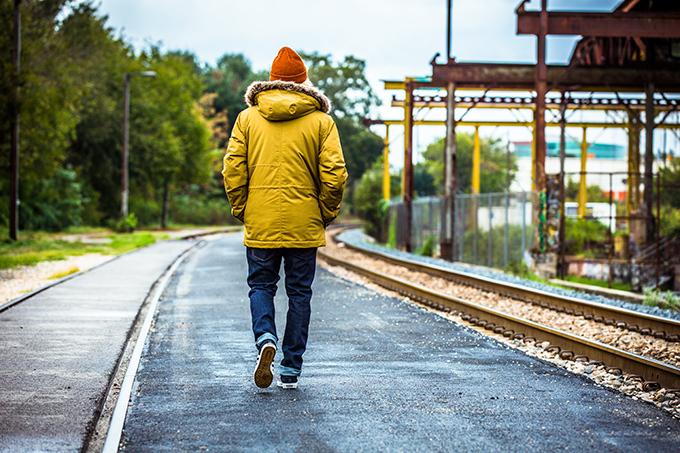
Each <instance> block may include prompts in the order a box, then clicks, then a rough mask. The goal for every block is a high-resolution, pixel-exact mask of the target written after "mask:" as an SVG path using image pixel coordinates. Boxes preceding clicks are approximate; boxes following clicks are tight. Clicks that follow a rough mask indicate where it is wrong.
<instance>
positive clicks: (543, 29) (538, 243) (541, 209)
mask: <svg viewBox="0 0 680 453" xmlns="http://www.w3.org/2000/svg"><path fill="white" fill-rule="evenodd" d="M547 3H548V1H547V0H541V12H540V16H539V27H538V36H537V49H536V101H535V104H536V107H535V110H534V121H535V127H536V135H535V142H536V145H535V146H536V163H535V167H534V171H535V181H536V192H537V193H538V197H537V203H538V204H537V205H536V206H535V208H534V218H535V222H536V223H535V225H536V228H537V231H538V234H536V235H535V238H536V239H535V243H534V249H535V250H537V251H538V252H539V253H542V252H544V251H545V234H546V225H545V155H546V144H545V95H546V93H547V92H548V83H547V78H548V67H547V64H546V61H545V42H546V36H547V34H548V9H547V8H548V6H547Z"/></svg>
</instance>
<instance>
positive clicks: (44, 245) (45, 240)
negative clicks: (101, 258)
mask: <svg viewBox="0 0 680 453" xmlns="http://www.w3.org/2000/svg"><path fill="white" fill-rule="evenodd" d="M70 234H88V235H91V234H95V235H96V236H97V237H104V238H109V239H110V240H111V242H110V243H107V244H90V243H83V242H81V241H75V242H71V241H67V240H64V239H61V237H62V236H64V235H70ZM5 237H7V236H5ZM167 238H168V235H167V234H166V233H165V232H162V231H135V232H133V233H125V234H114V233H107V231H106V230H102V229H92V228H89V229H79V230H69V231H67V232H65V233H58V234H54V233H43V232H25V233H20V234H19V240H17V241H12V240H10V239H3V240H0V269H12V268H15V267H18V266H32V265H34V264H37V263H39V262H42V261H57V260H64V259H66V257H68V256H81V255H86V254H88V253H101V254H103V255H119V254H121V253H125V252H129V251H130V250H134V249H136V248H140V247H145V246H147V245H150V244H153V243H154V242H156V241H157V240H161V239H167Z"/></svg>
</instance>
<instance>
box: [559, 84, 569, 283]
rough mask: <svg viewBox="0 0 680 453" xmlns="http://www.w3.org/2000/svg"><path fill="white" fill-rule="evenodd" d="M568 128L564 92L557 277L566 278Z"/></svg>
mask: <svg viewBox="0 0 680 453" xmlns="http://www.w3.org/2000/svg"><path fill="white" fill-rule="evenodd" d="M566 128H567V101H566V98H565V94H564V91H563V92H562V102H561V103H560V214H559V215H560V220H559V221H560V227H559V228H560V230H559V234H558V240H559V248H558V252H559V257H558V259H557V277H558V278H562V279H563V278H564V277H565V276H566V275H567V274H568V269H567V265H566V262H565V255H566V244H565V242H566V239H567V238H566V231H565V228H566V218H565V209H564V201H565V189H564V185H565V182H564V161H565V158H566V145H567V140H566Z"/></svg>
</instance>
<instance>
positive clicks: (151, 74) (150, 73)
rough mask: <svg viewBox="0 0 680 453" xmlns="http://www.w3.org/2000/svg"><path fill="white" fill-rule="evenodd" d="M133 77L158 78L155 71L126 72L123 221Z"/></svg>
mask: <svg viewBox="0 0 680 453" xmlns="http://www.w3.org/2000/svg"><path fill="white" fill-rule="evenodd" d="M133 76H140V77H156V73H155V72H154V71H145V72H134V73H129V72H126V73H125V76H124V79H125V98H124V101H123V109H124V110H123V184H122V186H123V187H122V196H121V207H120V213H121V215H122V216H123V219H126V218H127V216H128V193H129V189H128V160H129V158H128V156H129V141H130V131H129V126H128V123H129V119H130V79H131V78H132V77H133Z"/></svg>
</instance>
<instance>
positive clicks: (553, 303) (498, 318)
mask: <svg viewBox="0 0 680 453" xmlns="http://www.w3.org/2000/svg"><path fill="white" fill-rule="evenodd" d="M328 249H329V251H322V250H320V251H319V255H320V257H321V258H322V259H324V260H325V261H326V262H328V263H329V264H331V265H337V266H342V267H344V268H347V269H349V270H351V271H353V272H355V273H357V274H359V275H362V276H364V277H366V278H368V279H370V280H371V281H374V282H375V283H377V284H379V285H381V286H383V287H385V288H387V289H390V290H393V291H396V292H398V293H400V294H402V295H405V296H407V297H409V298H410V299H412V300H415V301H418V302H420V303H423V304H425V305H428V306H430V307H432V308H435V309H438V310H441V311H445V312H449V313H453V314H455V315H458V316H460V317H461V318H462V319H463V320H464V321H467V322H468V323H470V324H472V325H475V326H477V327H480V328H484V329H486V330H489V331H493V332H494V333H497V334H502V335H503V336H504V337H507V338H510V339H518V340H522V341H524V342H531V341H533V342H535V343H541V342H546V341H547V342H549V343H550V344H549V345H548V347H546V348H545V349H546V350H547V351H549V352H550V351H552V352H554V353H556V354H557V355H558V356H559V357H560V358H562V359H565V360H573V361H577V362H584V363H586V364H591V365H592V364H595V365H597V364H604V365H605V366H606V368H607V370H608V371H609V372H613V373H617V374H624V373H625V374H627V375H628V376H627V377H628V379H635V380H639V381H640V382H641V383H642V387H643V389H644V390H657V389H660V388H665V389H668V390H669V391H671V390H675V389H680V368H679V367H678V366H675V364H669V363H666V362H664V361H660V360H656V359H654V358H651V357H648V356H643V355H640V354H635V353H631V352H628V351H625V350H623V349H620V348H617V347H613V346H611V345H608V344H605V343H603V342H599V341H594V340H592V339H589V338H586V337H585V336H581V335H578V334H575V333H572V332H567V331H565V330H561V329H559V328H555V327H553V326H550V325H547V324H545V323H539V322H535V321H531V320H529V319H526V318H524V317H520V316H515V315H512V314H509V313H506V312H503V311H501V310H498V309H494V308H490V307H488V306H485V305H483V304H479V303H476V302H473V301H471V300H469V298H461V297H455V296H452V295H450V294H445V293H443V292H441V291H438V290H435V289H432V288H431V287H428V286H431V285H423V284H422V282H414V281H413V277H415V279H418V278H419V277H418V276H422V275H423V274H427V275H431V276H433V277H435V278H439V279H443V280H446V281H449V282H454V283H456V284H459V285H465V286H468V287H473V288H477V289H479V290H482V291H485V292H489V293H493V294H496V295H499V296H503V297H507V298H511V299H514V300H519V301H522V302H524V303H525V304H530V305H532V306H535V307H541V308H543V309H546V310H551V311H552V312H554V313H555V315H558V316H559V317H569V316H571V317H577V318H579V319H584V320H587V321H590V322H596V323H600V324H603V325H606V326H611V327H612V328H615V329H617V331H625V330H627V331H629V332H634V333H637V334H640V335H644V336H647V337H650V338H654V339H657V340H660V341H663V342H664V343H668V344H674V345H677V342H678V340H679V336H680V322H678V321H674V320H671V319H666V318H661V317H656V316H650V315H647V314H644V313H638V312H635V311H632V310H626V309H622V308H618V307H613V306H608V305H604V304H598V303H594V302H589V301H585V300H580V299H577V298H571V297H564V296H559V295H556V294H551V293H549V292H545V291H540V290H536V289H532V288H528V287H524V286H521V285H513V284H509V283H507V282H501V281H498V280H492V279H489V278H485V277H481V276H478V275H474V274H470V273H464V272H456V271H453V270H451V269H448V268H444V267H438V266H433V265H429V264H424V263H421V262H417V261H415V260H404V259H400V258H397V257H395V256H392V255H388V254H385V253H379V252H373V251H367V250H364V249H360V248H357V247H353V246H351V245H349V244H344V247H343V249H344V250H342V249H340V248H338V247H333V246H332V247H328ZM340 251H342V252H343V253H342V254H344V255H347V252H352V253H359V254H361V255H363V256H367V257H369V258H371V259H373V260H379V261H381V262H386V263H389V264H390V265H392V266H398V267H401V268H405V269H407V270H408V271H409V272H407V273H406V274H407V276H408V274H409V273H411V274H412V275H411V276H408V278H404V277H401V278H400V277H395V276H394V275H391V274H392V272H390V271H387V272H380V271H376V270H374V269H372V268H371V266H366V265H362V264H359V263H357V262H355V260H353V259H351V258H350V259H347V258H346V257H345V258H342V257H340V256H339V255H341V253H339V252H340ZM421 280H422V278H421Z"/></svg>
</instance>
